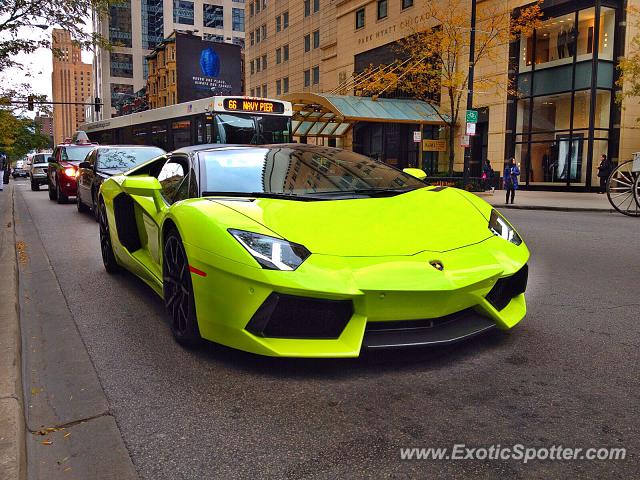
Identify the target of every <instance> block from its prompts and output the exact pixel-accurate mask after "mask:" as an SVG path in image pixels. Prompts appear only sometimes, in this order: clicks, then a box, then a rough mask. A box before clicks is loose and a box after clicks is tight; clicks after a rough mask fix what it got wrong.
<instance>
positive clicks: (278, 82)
mask: <svg viewBox="0 0 640 480" xmlns="http://www.w3.org/2000/svg"><path fill="white" fill-rule="evenodd" d="M281 94H282V80H276V95H281Z"/></svg>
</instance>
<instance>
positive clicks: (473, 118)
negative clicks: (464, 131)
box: [467, 110, 478, 123]
mask: <svg viewBox="0 0 640 480" xmlns="http://www.w3.org/2000/svg"><path fill="white" fill-rule="evenodd" d="M467 123H478V111H477V110H467Z"/></svg>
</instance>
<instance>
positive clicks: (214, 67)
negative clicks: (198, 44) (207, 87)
mask: <svg viewBox="0 0 640 480" xmlns="http://www.w3.org/2000/svg"><path fill="white" fill-rule="evenodd" d="M200 70H202V74H203V75H204V76H206V77H217V76H218V75H220V57H219V56H218V54H217V53H216V51H215V50H214V49H213V48H211V47H209V48H205V49H204V50H202V52H201V53H200Z"/></svg>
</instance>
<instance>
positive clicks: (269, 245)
mask: <svg viewBox="0 0 640 480" xmlns="http://www.w3.org/2000/svg"><path fill="white" fill-rule="evenodd" d="M229 233H230V234H231V235H233V238H235V239H236V240H237V241H238V242H240V245H242V246H243V247H244V248H246V250H247V251H248V252H249V253H250V254H251V256H252V257H253V258H255V259H256V262H258V263H259V264H260V265H261V266H262V268H266V269H269V270H295V269H296V268H298V267H299V266H300V264H302V262H304V261H305V259H306V258H307V257H308V256H309V255H311V252H309V250H307V249H306V248H305V247H304V246H302V245H299V244H297V243H292V242H287V241H286V240H282V239H280V238H275V237H269V236H268V235H261V234H259V233H253V232H245V231H243V230H234V229H229Z"/></svg>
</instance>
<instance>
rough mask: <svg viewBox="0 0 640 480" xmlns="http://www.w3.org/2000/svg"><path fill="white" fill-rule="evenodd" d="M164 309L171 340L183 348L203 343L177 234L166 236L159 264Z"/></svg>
mask: <svg viewBox="0 0 640 480" xmlns="http://www.w3.org/2000/svg"><path fill="white" fill-rule="evenodd" d="M162 279H163V282H162V285H163V290H164V305H165V307H166V309H167V312H168V313H169V316H170V322H171V323H170V327H171V333H173V338H175V340H176V342H178V343H179V344H181V345H183V346H189V347H191V346H195V345H197V344H199V343H200V342H201V340H202V338H201V337H200V330H199V329H198V321H197V319H196V307H195V302H194V298H193V286H192V284H191V272H190V271H189V262H188V260H187V254H186V252H185V251H184V247H183V245H182V240H181V239H180V234H178V232H177V231H175V230H170V231H169V232H168V233H167V236H166V239H165V242H164V258H163V260H162Z"/></svg>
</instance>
